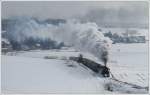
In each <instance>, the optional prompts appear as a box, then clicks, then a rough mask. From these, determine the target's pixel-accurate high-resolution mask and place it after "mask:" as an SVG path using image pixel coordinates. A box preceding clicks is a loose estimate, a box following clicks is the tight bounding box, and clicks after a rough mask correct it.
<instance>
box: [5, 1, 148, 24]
mask: <svg viewBox="0 0 150 95" xmlns="http://www.w3.org/2000/svg"><path fill="white" fill-rule="evenodd" d="M12 16H34V17H38V18H41V19H46V18H65V19H68V18H80V19H83V20H91V21H98V22H100V21H101V22H110V21H111V22H119V21H122V20H123V22H125V23H126V22H131V23H148V2H141V1H139V2H131V1H128V2H127V1H126V2H110V1H109V2H104V1H103V2H102V1H97V2H96V1H95V2H90V1H87V2H84V1H83V2H82V1H77V2H75V1H72V2H69V1H55V2H54V1H53V2H52V1H45V2H44V1H43V2H42V1H38V2H37V1H22V2H19V1H13V2H11V1H7V2H6V1H5V2H2V18H8V17H12Z"/></svg>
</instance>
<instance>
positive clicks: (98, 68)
mask: <svg viewBox="0 0 150 95" xmlns="http://www.w3.org/2000/svg"><path fill="white" fill-rule="evenodd" d="M70 60H73V61H76V62H78V63H82V64H83V65H85V66H86V67H88V68H89V69H91V70H92V71H93V72H95V73H97V74H99V75H102V76H103V77H110V71H109V68H108V67H107V66H103V65H101V64H98V63H96V62H94V61H92V60H89V59H87V58H81V57H70Z"/></svg>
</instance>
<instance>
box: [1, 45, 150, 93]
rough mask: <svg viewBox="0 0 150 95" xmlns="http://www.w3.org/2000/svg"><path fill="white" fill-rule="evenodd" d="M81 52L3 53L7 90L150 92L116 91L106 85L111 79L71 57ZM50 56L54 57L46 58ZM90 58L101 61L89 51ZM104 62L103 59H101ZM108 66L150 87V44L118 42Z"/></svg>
mask: <svg viewBox="0 0 150 95" xmlns="http://www.w3.org/2000/svg"><path fill="white" fill-rule="evenodd" d="M78 55H79V52H76V51H75V50H73V49H69V50H44V51H42V50H34V51H20V52H12V53H8V54H6V55H2V92H3V93H103V94H104V93H148V91H145V90H141V89H140V90H139V89H135V88H130V87H129V88H128V86H124V87H122V88H121V87H118V84H116V87H115V88H114V90H113V91H112V92H110V91H107V90H106V88H105V85H106V84H107V83H112V82H113V81H112V80H111V79H109V78H102V77H99V76H97V75H95V74H94V73H93V72H92V71H91V70H89V69H88V68H86V67H85V66H83V65H82V64H78V63H76V62H72V61H69V60H67V58H68V57H69V56H78ZM45 56H50V57H51V59H45V58H44V57H45ZM84 56H86V57H87V58H90V59H93V60H95V61H98V60H97V58H95V57H94V56H92V55H90V54H87V53H85V54H84ZM99 63H102V62H99ZM108 66H109V67H110V70H111V72H112V73H113V74H114V76H115V77H116V78H117V79H119V80H121V81H125V82H129V83H133V84H137V85H139V86H142V87H145V86H148V45H147V44H114V45H112V49H111V50H110V60H109V64H108Z"/></svg>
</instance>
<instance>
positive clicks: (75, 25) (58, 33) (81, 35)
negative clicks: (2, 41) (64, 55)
mask: <svg viewBox="0 0 150 95" xmlns="http://www.w3.org/2000/svg"><path fill="white" fill-rule="evenodd" d="M14 27H15V28H14V29H13V30H11V32H13V39H15V40H16V41H18V42H22V41H24V40H25V39H28V38H29V37H33V38H40V39H46V38H50V39H52V40H55V41H59V42H60V41H61V42H64V43H65V44H67V45H70V46H73V47H74V48H75V49H77V50H79V51H82V52H89V53H91V54H93V55H94V56H96V57H97V58H99V59H102V55H103V53H104V52H108V49H109V47H110V45H111V40H110V39H109V38H107V37H104V35H103V34H102V32H100V31H98V26H97V25H96V24H95V23H80V22H77V21H75V20H69V21H67V22H66V23H61V24H59V25H52V24H39V23H37V22H36V21H35V20H33V19H21V20H20V22H19V23H18V24H16V25H15V26H14Z"/></svg>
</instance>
